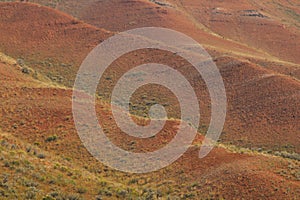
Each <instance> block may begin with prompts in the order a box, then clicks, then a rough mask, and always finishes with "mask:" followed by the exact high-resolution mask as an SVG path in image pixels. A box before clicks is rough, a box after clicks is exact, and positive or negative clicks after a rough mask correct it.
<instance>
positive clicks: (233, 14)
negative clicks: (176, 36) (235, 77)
mask: <svg viewBox="0 0 300 200" xmlns="http://www.w3.org/2000/svg"><path fill="white" fill-rule="evenodd" d="M171 1H172V0H171ZM172 2H177V5H178V6H179V7H181V8H182V9H184V10H185V11H186V12H187V13H190V15H191V16H192V17H193V18H194V19H195V20H197V21H198V22H199V23H201V24H204V25H205V26H206V27H208V28H209V29H211V30H212V31H213V32H215V33H217V34H219V35H221V36H224V37H226V38H229V39H232V40H235V41H237V42H241V43H243V44H247V45H249V46H251V47H254V48H257V49H262V50H263V51H265V52H268V53H270V54H271V55H274V56H276V57H278V58H280V59H282V60H286V61H291V62H295V63H298V64H299V63H300V59H299V54H300V50H299V48H297V47H299V46H300V34H299V27H298V28H297V27H295V26H292V25H291V24H292V23H295V20H299V14H300V13H299V6H297V3H296V1H293V2H290V3H287V2H286V1H285V2H284V1H273V2H269V3H268V2H264V3H262V2H261V1H249V0H242V1H239V2H238V3H237V2H236V1H234V0H226V1H210V0H204V1H197V0H195V1H172ZM255 2H256V3H255ZM259 2H260V3H259ZM261 4H262V5H261ZM277 10H280V11H277ZM269 13H270V14H269ZM287 13H290V14H287ZM279 19H285V20H286V22H284V23H283V22H282V21H280V20H279ZM298 24H299V21H298Z"/></svg>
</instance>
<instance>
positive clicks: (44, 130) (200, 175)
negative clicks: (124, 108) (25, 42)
mask: <svg viewBox="0 0 300 200" xmlns="http://www.w3.org/2000/svg"><path fill="white" fill-rule="evenodd" d="M0 65H1V67H0V74H1V76H0V77H1V79H0V83H1V84H0V91H1V94H2V95H1V96H0V98H1V101H0V102H1V104H0V107H1V112H0V116H1V118H2V120H1V122H0V127H1V129H2V130H1V134H0V138H1V141H2V142H1V156H2V159H1V161H0V163H1V165H0V168H1V172H2V173H1V175H2V177H1V178H2V179H3V183H2V185H1V191H2V192H1V195H2V197H1V198H3V199H11V198H15V197H17V198H20V199H22V198H29V197H28V196H32V195H35V196H36V197H37V198H42V197H45V196H46V195H48V196H53V195H54V197H55V195H59V196H69V197H71V196H72V197H77V198H78V197H80V198H83V199H91V198H92V199H93V198H95V197H96V196H98V195H100V196H101V197H102V198H104V199H107V198H115V199H117V198H118V199H124V198H130V197H131V198H132V197H133V198H134V197H138V196H139V197H147V196H148V195H152V196H153V195H154V196H157V195H158V196H161V197H163V198H167V196H169V197H172V198H177V197H180V198H190V199H199V198H238V197H239V198H240V197H242V198H268V199H275V198H289V199H292V198H297V196H298V195H299V194H300V191H299V174H297V172H298V170H299V163H298V162H296V161H292V160H287V159H283V158H279V157H273V156H266V155H260V154H258V153H253V152H248V153H247V151H246V152H241V153H233V152H230V151H228V150H226V149H224V148H223V147H219V148H216V149H214V150H213V152H212V153H211V154H210V155H209V156H208V157H206V158H205V159H202V160H199V159H198V158H197V156H198V151H199V147H198V145H197V144H198V143H199V142H200V141H201V137H198V139H197V140H196V141H195V146H194V147H191V148H190V150H189V151H188V152H187V153H186V154H185V155H184V156H183V157H182V158H180V159H179V160H178V161H177V162H175V163H174V164H172V165H171V166H169V167H167V168H166V169H162V170H160V171H158V172H155V173H152V174H144V175H129V174H124V173H120V172H117V171H114V170H112V169H110V168H107V167H105V166H103V165H102V164H101V163H99V162H98V161H96V160H95V159H94V158H93V157H92V156H90V155H89V153H88V152H87V151H86V150H85V148H84V147H83V146H82V144H81V143H80V140H79V138H78V136H77V134H76V131H75V129H74V124H73V122H72V117H71V115H72V114H71V90H68V89H62V88H56V87H52V86H51V87H49V86H48V85H47V84H43V83H40V82H37V81H36V80H34V79H33V78H32V77H30V76H29V75H27V74H24V73H22V72H21V69H19V67H18V66H12V65H10V64H7V63H1V64H0ZM29 94H30V95H29ZM33 100H34V101H33ZM106 107H107V105H105V104H99V105H98V106H97V110H98V112H99V114H100V115H102V116H109V115H108V114H109V112H110V111H109V109H103V108H106ZM105 123H108V127H110V128H111V129H114V126H113V124H111V122H110V121H109V119H107V121H106V122H105ZM109 124H111V125H109ZM169 131H170V132H169ZM172 131H173V130H172V129H167V130H166V132H165V133H164V134H166V135H168V134H170V133H171V132H172ZM114 133H115V136H113V135H112V136H111V137H116V136H118V135H119V134H120V133H119V132H118V130H117V129H115V130H114ZM54 136H55V139H53V138H54ZM49 138H52V139H51V140H50V139H49ZM121 142H122V143H124V141H121ZM145 144H146V143H137V144H136V145H137V147H138V146H139V145H141V146H144V145H145ZM119 145H122V144H119ZM26 163H27V164H26ZM33 170H34V171H33ZM24 173H25V174H24ZM21 175H22V179H19V180H18V178H17V177H19V176H21ZM24 175H25V176H24ZM13 185H14V188H15V190H14V192H12V191H11V190H10V189H11V187H13ZM125 185H127V186H125ZM2 186H3V187H2ZM37 191H38V192H37ZM121 191H123V192H121ZM124 191H125V192H124Z"/></svg>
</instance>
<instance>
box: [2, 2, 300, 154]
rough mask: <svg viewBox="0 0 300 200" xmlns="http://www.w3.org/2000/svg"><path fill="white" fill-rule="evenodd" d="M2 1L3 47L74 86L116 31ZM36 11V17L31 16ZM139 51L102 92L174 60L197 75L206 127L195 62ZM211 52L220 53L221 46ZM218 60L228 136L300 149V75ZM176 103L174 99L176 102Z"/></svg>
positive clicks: (201, 92)
mask: <svg viewBox="0 0 300 200" xmlns="http://www.w3.org/2000/svg"><path fill="white" fill-rule="evenodd" d="M0 6H1V9H0V12H1V16H3V17H2V18H1V20H2V23H1V24H0V26H2V27H3V29H1V30H3V36H2V37H1V38H0V39H1V43H0V44H1V45H0V46H1V48H2V50H3V51H4V52H5V53H7V54H9V55H12V56H14V57H15V58H20V57H21V58H24V60H25V62H26V63H27V64H28V65H29V66H31V67H33V68H34V70H36V71H38V72H41V73H42V74H43V75H44V76H47V77H49V78H50V79H52V80H54V81H56V82H58V83H63V84H65V85H66V86H70V87H72V86H73V81H74V78H75V76H76V72H77V69H78V66H79V65H80V63H81V62H82V60H83V58H84V57H85V55H87V54H88V53H89V50H90V49H92V48H93V47H94V46H95V45H96V44H97V43H98V42H100V41H101V40H103V39H104V38H105V37H108V36H109V35H111V34H112V33H108V32H106V31H103V30H100V29H96V28H94V27H92V26H89V25H86V24H84V23H82V22H78V21H76V20H74V19H73V18H72V17H70V16H67V15H65V14H62V13H60V12H58V11H55V10H53V9H50V8H46V7H40V6H38V5H33V4H26V3H21V4H20V3H3V4H0ZM32 13H34V17H35V18H37V21H34V22H32V20H31V15H33V14H32ZM23 16H25V17H23ZM38 16H39V17H38ZM4 27H7V28H4ZM21 33H22V34H21ZM11 35H13V36H14V37H11ZM93 45H94V46H93ZM139 53H140V54H137V55H136V54H135V53H131V54H128V55H126V56H127V57H123V58H120V59H118V60H117V61H116V62H115V63H114V64H113V65H112V66H111V70H110V72H108V74H107V76H109V77H113V78H112V79H111V78H110V79H107V80H104V82H103V84H100V85H101V87H102V89H104V92H103V94H104V95H103V96H104V98H108V97H109V95H106V93H107V91H108V93H110V89H112V88H113V86H114V84H115V83H116V80H117V78H118V77H120V76H121V75H122V73H125V72H126V70H128V69H130V68H132V67H133V66H137V65H139V64H144V63H147V62H148V61H149V60H151V61H152V62H158V63H162V64H166V65H169V66H174V67H175V68H176V69H178V70H180V71H181V72H182V73H183V74H184V75H186V76H187V78H188V80H191V81H192V80H197V81H196V82H194V83H193V86H194V87H195V88H196V93H197V95H198V96H199V99H201V100H200V106H201V112H202V113H201V116H202V121H201V126H203V129H201V131H203V132H205V131H206V128H207V124H208V122H209V119H210V107H209V103H210V101H209V97H208V93H207V90H206V86H205V84H204V82H203V81H201V80H202V79H201V77H200V76H199V75H198V74H197V73H190V72H191V71H190V70H192V68H191V66H190V65H189V63H187V62H186V61H184V60H183V59H182V58H178V57H177V56H176V55H172V54H170V53H166V52H158V51H144V52H139ZM212 53H213V54H214V55H220V53H218V52H214V51H212ZM221 55H222V54H221ZM216 57H218V56H216ZM216 61H217V65H218V66H219V67H220V69H221V73H222V76H223V78H224V82H225V85H226V89H227V95H228V107H229V113H228V116H227V120H226V125H225V131H224V133H225V134H223V136H222V137H223V140H224V142H232V143H233V144H235V145H240V146H245V147H249V148H252V147H253V148H263V149H265V150H273V151H285V150H286V151H289V152H294V151H295V152H297V153H300V149H299V142H300V140H299V130H300V128H299V125H300V123H299V121H300V118H299V116H300V115H299V109H300V106H299V101H298V99H299V90H300V89H299V81H297V80H294V79H292V78H290V77H288V76H282V75H280V74H278V73H275V72H273V71H270V70H266V69H263V68H262V67H261V66H259V65H255V64H252V63H249V62H247V61H245V60H241V59H236V58H233V57H226V56H225V57H224V56H223V57H222V56H221V57H220V58H218V59H216ZM109 73H111V74H109ZM101 87H100V89H101ZM145 91H147V90H145ZM157 91H160V94H157V95H158V96H157V97H158V98H157V99H160V98H162V97H161V94H164V92H162V91H161V90H157ZM137 100H138V99H137ZM149 100H151V99H149ZM62 101H64V100H63V99H62ZM139 102H141V101H137V104H139ZM171 102H172V101H171ZM173 103H174V104H175V105H176V102H173ZM171 105H172V104H171ZM140 106H141V107H143V105H140ZM171 112H173V114H174V115H175V116H176V113H178V111H176V109H175V110H174V109H173V110H171ZM45 115H47V114H46V113H45Z"/></svg>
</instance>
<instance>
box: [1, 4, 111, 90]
mask: <svg viewBox="0 0 300 200" xmlns="http://www.w3.org/2000/svg"><path fill="white" fill-rule="evenodd" d="M0 16H1V17H0V30H1V37H0V51H2V52H5V53H6V54H8V55H10V56H13V57H15V58H23V59H24V60H25V61H26V63H28V64H30V65H31V66H32V67H34V68H35V69H38V70H39V71H42V72H43V73H44V74H46V75H48V76H49V77H51V78H52V79H55V80H56V81H61V82H64V83H66V84H67V85H69V86H71V85H72V83H73V80H74V78H75V77H74V74H75V73H76V70H77V68H78V66H79V65H80V63H81V62H82V60H83V59H84V58H85V57H86V55H87V54H88V52H89V51H91V50H92V49H93V48H94V47H95V46H96V45H97V44H99V43H100V42H101V41H103V40H104V39H105V38H107V37H108V36H109V35H111V34H110V33H109V32H107V31H104V30H101V29H96V28H94V27H92V26H90V25H87V24H84V23H83V22H80V21H78V20H75V19H74V18H72V17H70V16H68V15H66V14H64V13H61V12H59V11H55V10H53V9H50V8H47V7H43V6H39V5H34V4H30V3H1V4H0ZM62 71H64V72H65V73H64V74H62V73H61V72H62ZM72 75H73V76H72ZM61 79H62V80H61Z"/></svg>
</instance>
